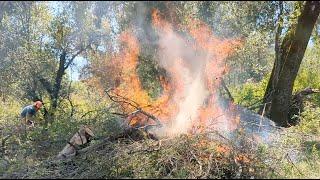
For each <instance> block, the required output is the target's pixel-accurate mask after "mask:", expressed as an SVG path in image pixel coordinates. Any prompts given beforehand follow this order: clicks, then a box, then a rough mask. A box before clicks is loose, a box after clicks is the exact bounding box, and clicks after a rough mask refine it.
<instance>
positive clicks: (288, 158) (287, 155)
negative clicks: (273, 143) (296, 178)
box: [286, 153, 304, 176]
mask: <svg viewBox="0 0 320 180" xmlns="http://www.w3.org/2000/svg"><path fill="white" fill-rule="evenodd" d="M286 157H287V160H288V161H289V162H290V163H291V164H292V166H293V167H295V168H296V169H297V171H298V172H299V174H300V175H301V176H304V174H303V173H301V171H300V170H299V169H298V167H297V166H296V165H295V164H294V163H293V162H292V160H291V158H290V157H289V154H288V153H287V154H286Z"/></svg>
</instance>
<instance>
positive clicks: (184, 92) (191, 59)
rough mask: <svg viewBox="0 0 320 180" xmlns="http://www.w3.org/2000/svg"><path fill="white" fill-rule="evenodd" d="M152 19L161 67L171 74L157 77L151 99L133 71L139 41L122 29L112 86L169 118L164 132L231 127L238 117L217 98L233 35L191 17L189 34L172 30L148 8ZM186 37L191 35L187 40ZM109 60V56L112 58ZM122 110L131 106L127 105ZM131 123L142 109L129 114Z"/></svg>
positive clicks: (162, 117)
mask: <svg viewBox="0 0 320 180" xmlns="http://www.w3.org/2000/svg"><path fill="white" fill-rule="evenodd" d="M152 23H153V25H154V27H155V30H156V31H157V32H158V34H159V39H160V40H159V47H160V50H159V51H160V53H159V59H160V62H159V64H160V65H161V66H162V67H164V68H165V69H166V70H167V72H168V74H169V76H170V79H169V80H168V79H166V78H165V77H160V82H161V83H162V86H163V89H164V90H163V94H162V96H161V97H159V98H158V99H156V100H152V99H151V98H150V97H149V96H148V93H147V92H146V91H145V90H144V89H143V88H142V87H141V82H140V80H139V77H138V75H137V72H136V68H137V64H138V55H139V53H140V52H139V48H140V47H139V43H138V40H137V39H136V38H135V36H134V35H133V33H131V32H129V31H126V32H123V33H122V34H121V36H120V41H121V42H122V43H123V44H124V46H123V49H122V51H121V53H120V54H119V55H118V56H117V57H116V58H115V60H114V61H118V62H121V63H118V66H119V68H120V69H121V73H120V74H121V76H120V85H119V86H118V87H117V88H116V90H115V92H117V93H118V94H121V95H123V96H124V97H126V98H128V99H130V100H132V101H134V102H135V103H136V104H139V105H140V107H142V108H143V110H145V111H147V112H149V113H151V114H153V115H154V116H156V117H158V118H159V119H160V120H161V121H162V122H164V123H167V124H170V123H171V126H172V127H171V129H170V128H169V129H170V130H168V133H171V134H177V133H178V134H179V133H184V132H190V130H192V129H194V132H198V131H200V132H201V131H204V130H206V129H208V128H213V129H219V128H221V127H222V126H225V129H227V130H232V129H234V128H236V127H237V125H238V123H239V122H238V120H239V118H238V117H237V116H236V115H233V114H230V113H226V112H225V110H223V109H222V108H221V107H220V105H219V101H218V98H217V89H218V88H219V86H220V77H222V76H223V75H224V74H225V73H227V71H228V67H226V63H225V59H226V58H227V57H228V56H229V55H230V54H231V53H232V51H233V49H234V47H235V46H237V45H239V41H236V40H228V39H227V40H221V39H219V38H217V37H216V36H215V35H214V34H213V33H212V31H211V29H210V28H209V27H208V26H207V25H206V24H204V23H202V22H201V21H199V20H192V21H191V23H190V25H189V26H188V27H187V28H186V29H187V31H188V32H187V33H188V35H189V40H188V39H187V38H186V37H184V36H181V35H179V34H178V33H176V32H175V31H174V30H173V26H172V25H171V24H170V23H168V22H167V21H165V20H163V19H162V18H161V15H160V12H159V11H158V10H156V9H154V10H153V12H152ZM190 38H191V40H190ZM112 62H113V61H112ZM126 111H127V112H128V113H129V112H132V111H134V109H133V108H132V107H129V106H128V107H127V109H126ZM129 119H130V124H131V125H133V126H135V125H137V124H141V123H146V121H147V117H146V116H143V115H141V114H140V115H134V116H129Z"/></svg>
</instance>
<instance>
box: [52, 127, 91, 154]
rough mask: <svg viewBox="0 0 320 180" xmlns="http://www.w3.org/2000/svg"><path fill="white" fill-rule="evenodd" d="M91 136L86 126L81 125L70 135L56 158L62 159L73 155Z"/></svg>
mask: <svg viewBox="0 0 320 180" xmlns="http://www.w3.org/2000/svg"><path fill="white" fill-rule="evenodd" d="M93 136H94V134H93V132H92V131H91V129H90V128H89V127H88V126H81V127H80V129H79V131H78V132H76V133H75V134H74V135H73V136H72V138H71V139H70V141H68V143H67V144H66V145H65V147H64V148H63V149H62V151H60V152H59V154H58V156H57V158H58V159H62V158H67V157H70V156H75V155H76V154H77V151H78V150H79V149H80V148H82V147H81V146H83V145H86V144H87V143H89V142H90V141H91V138H92V137H93Z"/></svg>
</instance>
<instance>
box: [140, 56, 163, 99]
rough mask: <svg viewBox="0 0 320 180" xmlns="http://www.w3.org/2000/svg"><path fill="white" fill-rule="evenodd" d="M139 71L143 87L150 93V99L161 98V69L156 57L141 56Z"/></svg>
mask: <svg viewBox="0 0 320 180" xmlns="http://www.w3.org/2000/svg"><path fill="white" fill-rule="evenodd" d="M137 71H138V74H139V78H140V80H141V84H142V87H143V88H144V89H146V90H147V91H148V92H149V95H150V97H152V98H157V97H159V96H160V95H161V90H162V89H161V83H160V81H159V75H160V72H161V69H160V67H159V66H158V65H157V63H156V59H155V57H154V56H153V55H141V56H139V65H138V67H137Z"/></svg>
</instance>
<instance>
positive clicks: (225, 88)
mask: <svg viewBox="0 0 320 180" xmlns="http://www.w3.org/2000/svg"><path fill="white" fill-rule="evenodd" d="M220 79H221V85H222V87H223V88H224V90H225V91H226V92H227V94H228V96H229V98H230V100H231V101H232V102H234V99H233V97H232V95H231V93H230V91H229V89H228V87H227V85H226V83H225V82H224V80H223V78H222V77H220Z"/></svg>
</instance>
